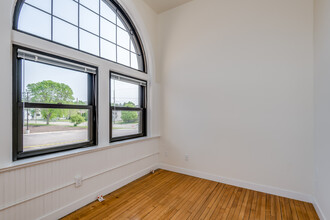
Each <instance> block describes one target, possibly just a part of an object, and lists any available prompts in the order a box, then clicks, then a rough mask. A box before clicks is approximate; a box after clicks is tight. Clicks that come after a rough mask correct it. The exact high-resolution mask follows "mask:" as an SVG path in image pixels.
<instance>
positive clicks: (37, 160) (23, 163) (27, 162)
mask: <svg viewBox="0 0 330 220" xmlns="http://www.w3.org/2000/svg"><path fill="white" fill-rule="evenodd" d="M159 137H160V136H154V137H142V138H136V139H132V140H126V141H120V142H115V143H111V144H109V145H108V146H104V147H100V146H96V147H87V148H79V149H75V150H70V151H63V152H59V153H53V154H48V155H43V156H37V157H33V158H27V159H23V160H18V161H15V162H12V163H9V164H6V165H3V166H0V173H2V172H7V171H10V170H15V169H19V168H24V167H30V166H34V165H37V164H41V163H46V162H50V161H55V160H61V159H64V158H70V157H75V156H79V155H83V154H89V153H93V152H98V151H103V150H108V149H111V148H115V147H120V146H123V145H128V144H133V143H138V142H142V141H147V140H152V139H157V138H159Z"/></svg>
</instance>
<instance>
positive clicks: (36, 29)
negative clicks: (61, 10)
mask: <svg viewBox="0 0 330 220" xmlns="http://www.w3.org/2000/svg"><path fill="white" fill-rule="evenodd" d="M18 29H19V30H22V31H25V32H28V33H31V34H34V35H37V36H40V37H43V38H46V39H49V40H50V39H51V16H50V15H48V14H46V13H44V12H42V11H40V10H38V9H35V8H33V7H31V6H29V5H26V4H24V5H23V7H22V10H21V12H20V16H19V21H18Z"/></svg>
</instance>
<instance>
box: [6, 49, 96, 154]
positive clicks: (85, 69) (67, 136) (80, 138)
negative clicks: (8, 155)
mask: <svg viewBox="0 0 330 220" xmlns="http://www.w3.org/2000/svg"><path fill="white" fill-rule="evenodd" d="M96 77H97V68H95V67H92V66H87V65H85V64H80V63H77V62H73V61H70V60H66V59H63V58H60V57H55V56H51V55H47V54H44V53H40V52H37V51H31V50H27V49H24V48H20V47H16V46H15V47H14V74H13V79H14V80H13V99H14V100H13V119H14V120H13V134H14V135H13V142H14V154H13V155H14V158H13V159H14V160H17V159H21V158H26V157H31V156H36V155H41V154H46V153H52V152H57V151H62V150H69V149H75V148H79V147H87V146H93V145H96V144H97V135H96V134H97V132H96V129H97V127H96V121H97V120H96V117H97V116H96V113H97V111H96V100H97V99H96V85H97V78H96Z"/></svg>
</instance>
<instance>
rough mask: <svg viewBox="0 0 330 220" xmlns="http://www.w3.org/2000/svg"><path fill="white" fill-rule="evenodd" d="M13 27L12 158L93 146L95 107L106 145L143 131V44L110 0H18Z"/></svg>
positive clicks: (124, 15)
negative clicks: (106, 126)
mask: <svg viewBox="0 0 330 220" xmlns="http://www.w3.org/2000/svg"><path fill="white" fill-rule="evenodd" d="M13 29H14V31H13V58H14V60H13V61H14V62H13V64H14V65H13V137H14V138H13V160H18V159H24V158H28V157H33V156H39V155H43V154H48V153H55V152H59V151H65V150H72V149H77V148H83V147H90V146H97V145H98V139H99V135H100V139H103V140H104V139H105V137H104V134H99V133H98V124H99V123H100V122H102V123H104V118H98V115H99V114H98V112H99V111H100V112H101V113H102V114H101V113H100V115H106V114H107V113H106V112H105V111H109V110H110V112H109V113H110V117H109V128H110V132H109V141H110V142H115V141H122V140H127V139H132V138H138V137H143V136H146V135H147V93H148V89H147V85H148V82H149V81H148V79H149V75H146V74H144V73H146V62H145V56H144V49H143V47H142V44H141V40H140V38H139V35H138V33H137V32H136V30H135V27H134V25H133V23H132V22H131V20H130V18H129V17H128V16H127V14H126V13H125V11H124V10H123V9H122V8H121V6H120V5H119V4H118V3H117V1H116V0H17V4H16V8H15V15H14V25H13ZM29 35H30V36H29ZM44 40H47V41H44ZM54 43H57V44H60V45H64V46H66V47H69V48H66V50H62V49H63V48H61V46H58V45H54ZM74 49H75V50H79V51H81V52H78V53H72V52H75V51H73V50H74ZM63 51H65V52H63ZM82 53H88V54H89V55H93V56H96V57H91V56H88V55H87V56H86V55H85V54H82ZM92 58H93V59H92ZM102 59H106V60H109V61H112V62H115V63H118V64H122V65H124V66H119V65H117V64H115V63H112V62H104V60H102ZM90 60H92V61H90ZM99 70H103V74H99ZM106 70H108V71H109V72H108V73H109V75H107V74H105V73H106V72H104V71H106ZM136 70H139V71H136ZM107 80H108V81H109V84H108V86H109V87H108V88H106V87H105V86H106V84H105V83H104V82H105V81H107ZM99 81H100V82H102V83H100V84H99V83H98V82H99ZM107 89H109V92H110V94H109V95H110V97H109V98H110V99H108V100H109V103H105V102H104V101H102V102H98V100H99V97H100V100H106V96H107V95H106V92H105V91H108V90H107ZM99 91H100V92H99ZM109 104H110V105H109ZM109 106H110V108H108V107H109ZM102 128H104V127H102ZM103 145H104V143H103Z"/></svg>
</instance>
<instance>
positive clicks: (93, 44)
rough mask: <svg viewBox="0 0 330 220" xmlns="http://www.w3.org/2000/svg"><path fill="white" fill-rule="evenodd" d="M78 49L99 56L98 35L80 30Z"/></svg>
mask: <svg viewBox="0 0 330 220" xmlns="http://www.w3.org/2000/svg"><path fill="white" fill-rule="evenodd" d="M80 50H83V51H86V52H88V53H91V54H94V55H96V56H99V37H96V36H95V35H93V34H90V33H88V32H86V31H84V30H80Z"/></svg>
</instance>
